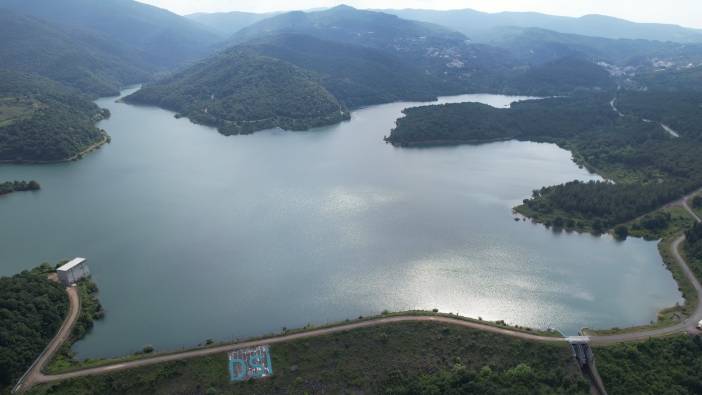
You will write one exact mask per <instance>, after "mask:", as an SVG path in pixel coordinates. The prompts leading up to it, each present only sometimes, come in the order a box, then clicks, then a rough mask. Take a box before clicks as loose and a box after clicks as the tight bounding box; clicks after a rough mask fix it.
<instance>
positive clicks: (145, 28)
mask: <svg viewBox="0 0 702 395" xmlns="http://www.w3.org/2000/svg"><path fill="white" fill-rule="evenodd" d="M0 7H2V8H6V9H11V10H14V11H16V12H18V13H22V14H25V15H31V16H34V17H36V18H39V19H42V20H45V21H49V22H51V23H52V24H54V25H57V26H60V27H62V28H65V29H66V30H80V31H83V32H85V33H86V34H88V35H90V36H92V37H94V38H95V39H100V40H102V41H104V42H109V43H111V44H114V43H119V44H120V45H121V46H123V47H124V48H127V49H128V50H129V51H130V52H132V53H133V55H132V56H129V57H126V58H125V57H121V60H122V61H127V62H131V61H134V60H136V59H139V60H141V61H143V62H145V63H146V64H148V65H150V66H152V67H154V68H156V69H170V68H173V67H177V66H181V65H183V64H185V63H188V62H191V61H194V60H196V59H198V58H201V57H203V56H206V55H208V54H210V53H212V51H213V48H211V46H212V45H213V44H215V43H216V42H218V41H219V40H220V39H222V38H223V37H220V36H219V35H217V34H215V33H212V32H210V31H208V30H207V29H206V28H205V27H203V26H201V25H199V24H198V23H195V22H193V21H191V20H189V19H187V18H185V17H181V16H179V15H176V14H174V13H172V12H170V11H167V10H164V9H161V8H157V7H153V6H150V5H147V4H144V3H140V2H137V1H131V0H99V1H96V0H60V1H45V0H3V1H2V4H0Z"/></svg>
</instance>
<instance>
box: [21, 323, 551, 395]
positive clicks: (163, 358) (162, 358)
mask: <svg viewBox="0 0 702 395" xmlns="http://www.w3.org/2000/svg"><path fill="white" fill-rule="evenodd" d="M398 322H440V323H445V324H451V325H456V326H462V327H466V328H472V329H478V330H482V331H486V332H491V333H496V334H501V335H506V336H512V337H516V338H520V339H524V340H533V341H543V342H551V343H559V342H565V338H562V337H548V336H539V335H535V334H530V333H526V332H519V331H515V330H511V329H507V328H499V327H495V326H491V325H486V324H480V323H477V322H471V321H464V320H460V319H456V318H450V317H438V316H396V317H385V318H378V319H373V320H368V321H361V322H354V323H350V324H345V325H338V326H333V327H328V328H321V329H314V330H311V331H306V332H299V333H293V334H289V335H281V336H275V337H270V338H266V339H260V340H253V341H247V342H242V343H236V344H227V345H223V346H217V347H210V348H203V349H195V350H190V351H183V352H178V353H173V354H165V355H157V356H154V357H152V358H147V359H140V360H136V361H130V362H123V363H116V364H112V365H108V366H101V367H96V368H90V369H84V370H79V371H75V372H69V373H62V374H56V375H44V374H41V373H38V374H37V375H36V376H35V380H34V381H32V384H39V383H46V382H52V381H61V380H66V379H72V378H76V377H83V376H91V375H96V374H102V373H108V372H114V371H118V370H124V369H131V368H136V367H140V366H148V365H154V364H158V363H163V362H170V361H178V360H183V359H189V358H195V357H201V356H205V355H212V354H220V353H225V352H227V351H230V350H233V349H235V348H241V347H254V346H258V345H263V344H276V343H284V342H288V341H292V340H298V339H305V338H310V337H317V336H324V335H329V334H333V333H338V332H345V331H349V330H353V329H359V328H367V327H372V326H378V325H386V324H392V323H398ZM27 383H28V384H29V382H27ZM27 388H29V387H27Z"/></svg>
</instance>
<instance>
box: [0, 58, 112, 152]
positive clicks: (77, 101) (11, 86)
mask: <svg viewBox="0 0 702 395" xmlns="http://www.w3.org/2000/svg"><path fill="white" fill-rule="evenodd" d="M108 115H109V113H107V112H106V111H103V110H100V108H98V106H96V105H95V104H94V103H92V102H91V101H90V99H89V98H87V97H85V96H83V95H82V94H80V93H79V92H77V91H75V90H72V89H69V88H66V87H64V86H62V85H60V84H58V83H56V82H53V81H51V80H48V79H46V78H42V77H39V76H36V75H31V74H24V73H17V72H12V71H3V70H0V161H9V162H15V161H16V162H24V161H28V162H34V161H60V160H66V159H70V158H73V157H75V156H77V155H79V154H80V153H81V152H82V151H83V150H85V149H86V148H88V147H90V146H92V145H94V144H98V143H100V142H104V141H106V140H107V134H106V133H105V132H104V131H102V130H100V129H98V128H97V127H95V122H97V121H99V120H100V119H103V118H104V117H106V116H108Z"/></svg>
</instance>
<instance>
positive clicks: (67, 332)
mask: <svg viewBox="0 0 702 395" xmlns="http://www.w3.org/2000/svg"><path fill="white" fill-rule="evenodd" d="M66 292H67V293H68V301H69V308H68V315H67V316H66V319H65V320H64V321H63V324H62V325H61V328H60V329H59V331H58V333H57V334H56V336H54V338H53V339H52V340H51V343H49V344H48V345H47V346H46V348H45V349H44V351H43V352H42V353H41V354H40V355H39V357H38V358H37V359H36V360H35V361H34V363H33V364H32V366H30V368H29V370H27V373H25V375H24V376H23V377H22V378H21V379H20V381H19V383H18V384H17V385H16V386H15V388H14V389H13V390H12V392H22V391H24V390H26V389H29V388H31V387H32V386H33V385H34V384H36V383H38V382H41V379H42V378H43V377H45V376H44V374H43V373H42V372H41V371H42V369H44V367H45V366H46V364H47V363H49V361H51V358H53V357H54V354H56V351H58V349H59V347H61V345H62V344H63V343H64V342H65V341H66V340H68V338H69V337H70V336H71V331H72V330H73V326H74V325H75V323H76V320H78V316H79V314H80V297H79V296H78V290H77V289H76V288H75V287H69V288H66Z"/></svg>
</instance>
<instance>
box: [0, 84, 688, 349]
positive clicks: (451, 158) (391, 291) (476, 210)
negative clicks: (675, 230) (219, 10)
mask: <svg viewBox="0 0 702 395" xmlns="http://www.w3.org/2000/svg"><path fill="white" fill-rule="evenodd" d="M512 100H514V98H510V97H505V96H495V95H467V96H459V97H451V98H444V99H442V102H449V101H451V102H458V101H479V102H483V103H487V104H491V105H494V106H506V105H508V104H509V103H510V102H511V101H512ZM98 104H99V105H100V106H101V107H106V108H109V109H110V111H111V112H112V118H111V119H109V120H107V121H103V122H102V123H101V125H100V126H101V127H102V128H104V129H106V130H107V131H108V132H109V133H110V134H111V135H112V143H111V144H110V145H107V146H105V147H103V148H102V149H100V150H99V151H97V152H95V153H92V154H90V155H88V156H86V158H85V159H83V160H81V161H78V162H74V163H67V164H59V165H41V166H27V165H24V166H14V165H4V166H0V180H13V179H27V180H29V179H35V180H37V181H39V182H40V183H41V185H42V187H43V189H42V190H41V191H40V192H36V193H16V194H12V195H9V196H7V197H3V198H0V216H1V217H2V222H3V226H2V227H0V274H2V275H11V274H13V273H16V272H18V271H20V270H22V269H28V268H31V267H33V266H36V265H37V264H39V263H41V262H44V261H48V262H52V263H55V262H57V261H59V260H61V259H64V258H72V257H75V256H83V257H86V258H88V262H89V265H90V269H91V270H92V272H93V277H94V279H95V280H96V282H97V284H98V286H99V287H100V290H101V293H100V299H101V301H102V303H103V305H104V307H105V309H106V312H107V316H106V318H105V319H104V320H103V321H101V322H98V323H97V324H96V325H95V328H94V330H93V331H92V333H91V334H90V335H88V337H87V338H86V339H85V340H83V341H81V342H79V343H78V344H77V345H76V346H75V349H76V351H77V352H78V354H79V356H80V357H105V356H114V355H118V354H124V353H128V352H133V351H136V350H139V349H141V348H142V347H143V346H144V345H146V344H152V345H154V346H155V347H156V348H157V349H160V350H164V349H175V348H180V347H185V346H193V345H196V344H198V343H200V342H203V341H204V340H206V339H208V338H212V339H216V340H227V339H233V338H244V337H248V336H255V335H261V334H264V333H269V332H273V331H279V330H280V329H281V327H283V326H286V327H288V328H294V327H300V326H304V325H305V324H307V323H317V324H319V323H326V322H330V321H337V320H342V319H345V318H353V317H357V316H358V315H369V314H373V313H379V312H381V311H382V310H384V309H388V310H406V309H415V308H416V309H432V308H438V309H440V310H441V311H444V312H457V313H460V314H461V315H466V316H471V317H482V318H484V319H489V320H497V319H504V320H506V321H507V322H509V323H514V324H520V325H526V326H532V327H539V328H547V327H553V328H557V329H560V330H562V331H564V332H566V333H568V334H575V333H576V332H577V330H578V329H579V328H580V327H583V326H590V327H601V328H602V327H612V326H627V325H635V324H643V323H647V322H649V321H650V320H652V319H655V316H656V312H657V310H659V309H661V308H664V307H668V306H671V305H674V304H675V303H676V302H678V301H681V297H680V294H679V292H678V291H677V286H676V284H675V282H674V281H673V279H672V277H671V275H670V273H669V272H668V271H667V270H666V269H665V268H664V267H663V265H662V261H661V258H660V257H659V255H658V251H657V248H656V243H652V242H644V241H642V240H631V239H630V240H628V241H626V242H624V243H619V242H615V241H614V240H612V239H611V238H608V237H601V238H600V237H592V236H589V235H576V234H565V233H563V234H557V233H553V232H552V231H550V230H547V229H545V228H544V227H542V226H538V225H533V224H531V223H528V222H515V221H514V219H513V217H512V213H511V208H512V207H513V206H514V205H516V204H517V203H519V202H520V201H521V200H522V199H524V198H526V197H528V196H529V195H530V193H531V190H533V189H535V188H539V187H541V186H544V185H552V184H556V183H561V182H565V181H570V180H573V179H583V180H587V179H594V178H596V177H595V176H593V175H590V174H588V173H587V172H586V171H585V170H582V169H579V168H578V167H577V166H576V165H575V164H573V162H572V161H571V160H570V154H569V153H568V152H566V151H564V150H561V149H559V148H558V147H556V146H554V145H550V144H534V143H524V142H503V143H494V144H486V145H480V146H461V147H450V148H442V147H439V148H426V149H399V148H393V147H392V146H390V145H387V144H385V143H384V142H383V140H382V139H383V136H384V135H387V134H389V132H390V129H391V128H392V127H393V126H394V122H395V120H396V119H397V118H398V117H399V116H401V110H402V109H403V108H406V107H408V106H412V105H416V104H410V103H395V104H388V105H381V106H374V107H369V108H366V109H362V110H359V111H356V112H354V113H353V115H352V119H351V121H350V122H346V123H343V124H340V125H337V126H332V127H326V128H321V129H317V130H313V131H309V132H282V131H279V130H270V131H264V132H260V133H256V134H254V135H250V136H233V137H224V136H222V135H220V134H218V133H217V132H216V131H215V130H214V129H212V128H207V127H203V126H198V125H194V124H192V123H190V122H189V121H188V120H187V119H175V118H174V117H173V114H172V113H171V112H168V111H164V110H161V109H157V108H149V107H135V106H130V105H126V104H121V103H116V102H115V98H109V99H101V100H99V101H98Z"/></svg>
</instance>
